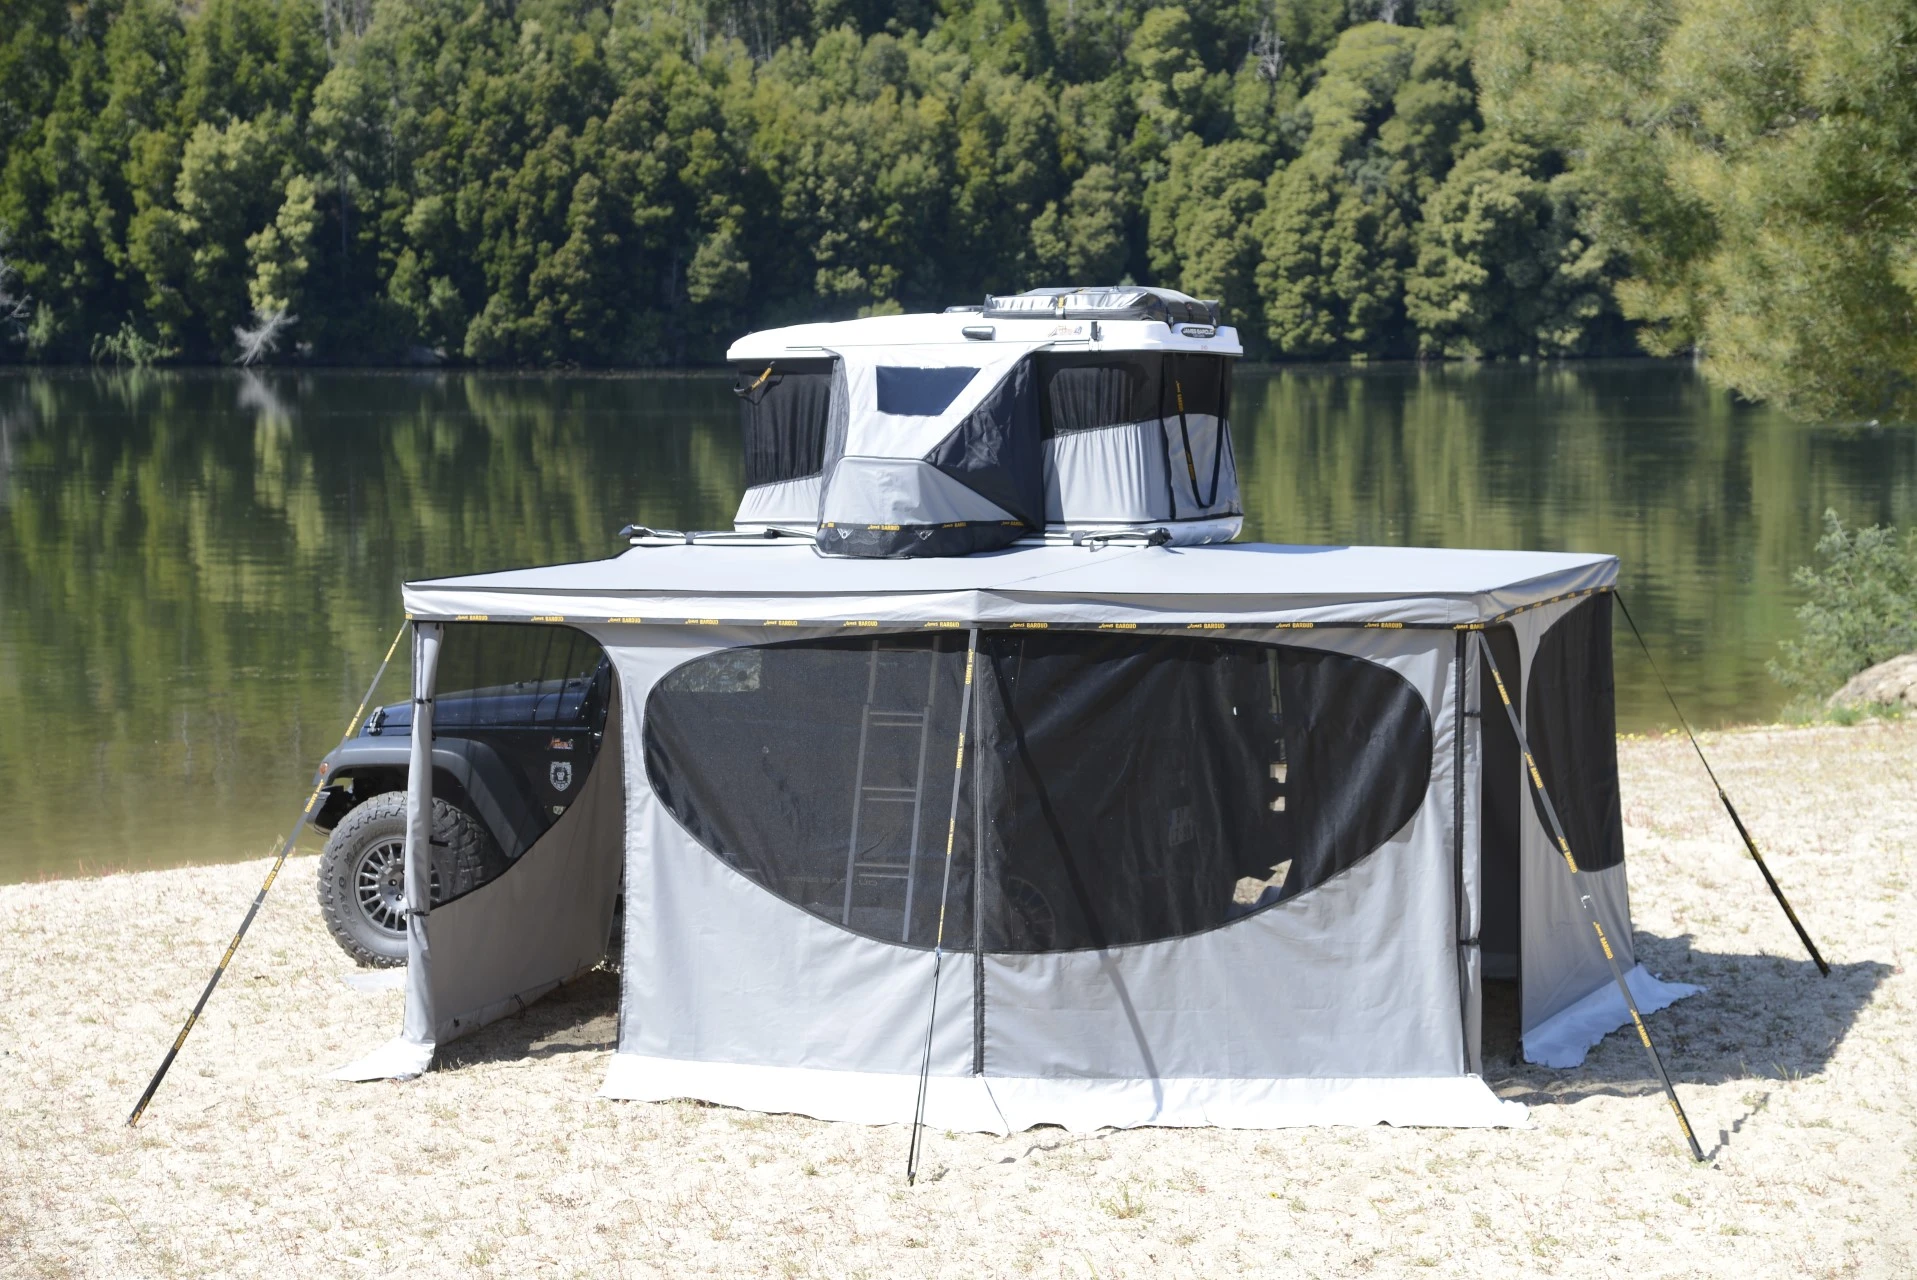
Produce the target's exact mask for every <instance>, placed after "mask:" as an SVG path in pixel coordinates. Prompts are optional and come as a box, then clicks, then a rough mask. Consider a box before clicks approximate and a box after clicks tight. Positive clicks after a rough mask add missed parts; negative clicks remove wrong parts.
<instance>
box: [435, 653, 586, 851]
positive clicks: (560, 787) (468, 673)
mask: <svg viewBox="0 0 1917 1280" xmlns="http://www.w3.org/2000/svg"><path fill="white" fill-rule="evenodd" d="M434 685H435V692H434V695H433V753H434V755H435V757H438V756H440V755H442V754H443V753H448V752H450V753H452V754H453V755H456V756H458V757H460V758H461V759H462V760H463V762H464V764H465V766H466V768H465V770H464V774H465V781H464V782H463V783H460V782H458V781H455V780H452V779H441V780H438V781H437V782H436V787H435V789H436V790H447V791H449V792H450V794H446V795H443V796H442V797H441V798H443V799H446V800H448V801H451V802H452V803H454V804H456V805H458V806H459V807H460V808H461V809H464V810H466V811H467V812H469V813H471V814H472V815H473V816H474V817H476V818H479V819H480V820H481V822H482V825H484V826H486V827H487V828H488V830H489V831H490V832H491V834H492V835H493V836H494V838H495V839H496V840H497V841H498V843H499V845H500V851H501V852H502V853H503V854H504V855H505V856H506V857H507V858H508V859H512V858H517V857H518V856H519V855H520V854H522V853H524V852H525V851H526V849H527V847H528V846H530V845H531V844H532V842H533V841H534V840H536V839H538V838H539V837H540V836H541V835H543V834H545V832H546V829H547V828H549V827H551V826H552V824H553V822H554V821H555V820H556V819H557V818H558V816H559V815H560V814H561V813H564V812H565V811H566V809H567V808H568V807H569V806H570V805H571V804H572V802H573V800H575V799H576V798H577V797H578V795H579V791H580V788H581V787H583V786H584V785H585V782H586V777H587V775H588V774H589V773H590V772H591V771H592V767H593V763H594V761H596V760H597V759H598V755H599V743H600V738H601V735H602V733H603V732H604V730H605V727H606V709H607V707H608V706H609V705H610V698H611V692H612V668H611V665H610V664H609V663H608V662H607V661H606V657H605V653H604V651H603V650H601V649H600V647H599V645H598V643H597V642H596V641H594V640H593V639H592V638H591V637H589V636H587V635H585V634H584V633H583V632H579V631H575V630H573V629H572V628H571V627H560V626H546V625H535V624H526V623H502V622H469V623H458V622H455V623H449V624H448V625H447V626H446V629H445V639H444V641H443V642H442V644H441V647H440V651H439V671H438V675H437V679H436V680H435V682H434Z"/></svg>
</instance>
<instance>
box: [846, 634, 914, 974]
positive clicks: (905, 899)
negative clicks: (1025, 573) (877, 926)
mask: <svg viewBox="0 0 1917 1280" xmlns="http://www.w3.org/2000/svg"><path fill="white" fill-rule="evenodd" d="M882 652H883V650H882V649H881V642H880V641H879V640H877V639H874V640H873V641H872V657H871V660H870V663H869V665H868V667H867V670H866V681H865V705H864V707H863V708H862V709H861V711H860V713H859V758H858V767H857V768H856V769H855V770H854V772H853V783H852V835H851V839H850V841H849V842H848V844H847V847H846V853H845V906H844V910H843V912H842V913H841V915H840V918H839V923H841V924H843V925H846V926H847V927H851V925H852V913H853V910H854V908H855V905H856V904H855V902H854V899H855V898H856V897H858V892H857V891H858V890H859V889H861V888H876V889H877V890H878V891H879V894H880V896H881V898H882V902H881V905H879V906H878V907H877V908H861V909H863V910H876V911H878V912H880V913H887V912H889V911H890V909H891V905H892V904H897V906H898V911H899V941H900V942H910V941H911V940H912V899H913V893H914V890H915V889H916V888H917V881H918V864H919V831H920V827H921V826H922V823H921V817H922V815H923V812H924V806H925V759H926V754H927V750H928V748H929V747H930V745H931V739H932V704H933V702H934V700H935V698H936V696H937V693H938V669H939V668H938V651H937V650H936V649H926V650H922V651H919V650H900V649H894V650H891V651H890V652H892V653H893V654H895V655H896V656H898V657H901V658H904V657H909V656H914V655H915V654H917V653H920V652H922V653H923V655H924V657H925V659H926V667H927V672H926V680H925V703H924V705H923V706H922V707H920V708H919V709H918V710H916V711H914V710H905V709H897V708H888V707H881V706H879V705H878V700H879V659H880V655H881V653H882ZM909 733H916V734H917V735H918V747H917V750H916V752H913V753H910V754H908V753H907V751H906V750H905V749H904V748H906V747H907V744H908V743H909V742H910V741H911V740H910V739H909V738H904V740H903V741H901V738H902V737H903V735H905V734H909ZM875 755H876V757H877V758H878V759H879V760H882V761H886V762H888V763H890V764H891V770H890V772H889V773H886V772H883V771H881V770H875V769H873V767H872V765H873V762H874V757H875ZM906 760H915V765H914V767H913V769H912V774H911V785H910V786H903V785H899V783H900V782H902V781H903V779H901V778H899V777H898V776H897V771H898V766H899V765H900V764H903V763H904V762H905V761H906ZM874 776H880V777H885V778H886V781H884V782H876V781H870V780H869V779H870V778H872V777H874ZM905 806H910V810H911V816H910V818H909V820H908V822H907V825H906V830H904V831H900V830H899V829H898V828H899V823H898V822H897V820H896V818H897V815H898V813H899V812H900V809H901V808H903V807H905ZM888 816H889V817H891V818H892V820H891V821H886V820H885V819H886V817H888ZM901 837H903V838H902V839H901ZM901 843H902V844H903V845H904V848H903V849H900V848H899V847H898V845H899V844H901ZM867 846H870V847H867Z"/></svg>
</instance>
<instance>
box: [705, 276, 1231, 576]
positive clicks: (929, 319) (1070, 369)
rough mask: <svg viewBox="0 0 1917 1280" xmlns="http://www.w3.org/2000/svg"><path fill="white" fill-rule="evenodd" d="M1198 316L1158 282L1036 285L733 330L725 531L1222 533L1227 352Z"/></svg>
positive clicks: (953, 540) (835, 551)
mask: <svg viewBox="0 0 1917 1280" xmlns="http://www.w3.org/2000/svg"><path fill="white" fill-rule="evenodd" d="M1216 313H1217V305H1216V304H1215V303H1210V302H1201V301H1199V300H1196V299H1190V298H1186V297H1185V296H1184V295H1182V294H1175V293H1171V292H1170V291H1167V290H1144V289H1135V288H1125V289H1110V290H1074V291H1057V290H1052V291H1040V292H1038V293H1034V294H1029V295H1028V294H1021V295H1017V296H1016V297H1011V298H990V299H987V301H986V304H985V306H984V307H983V308H968V309H962V310H959V311H955V312H949V313H945V314H941V315H915V316H886V317H872V318H868V319H864V320H855V321H846V322H843V323H838V324H813V325H800V326H796V327H793V328H790V329H775V330H768V331H766V332H763V333H757V334H752V335H749V336H748V337H746V338H743V339H741V340H740V341H739V342H738V343H736V344H735V345H734V346H733V348H732V351H731V352H730V353H729V358H730V359H731V360H732V361H733V364H734V367H735V369H736V370H737V371H738V375H739V381H738V383H737V386H736V388H735V389H736V390H737V391H738V393H739V396H740V403H741V410H740V412H741V424H742V429H743V433H744V443H745V454H746V469H747V490H746V493H745V496H744V498H743V500H742V501H741V503H740V507H739V512H738V515H737V516H736V517H735V524H736V525H737V526H738V527H739V528H740V529H743V530H751V531H758V530H778V531H787V532H792V533H803V534H811V535H814V536H815V537H816V540H817V542H818V545H819V547H820V549H821V550H823V551H825V552H826V553H827V554H832V555H850V556H862V557H923V556H940V555H955V554H967V553H970V552H974V551H980V550H989V549H994V548H998V547H1003V546H1006V545H1009V544H1011V543H1012V542H1015V541H1018V540H1020V539H1022V538H1029V537H1034V536H1038V535H1041V534H1050V535H1054V536H1066V535H1083V534H1098V535H1114V534H1125V533H1137V532H1146V531H1159V530H1162V531H1163V532H1162V535H1160V536H1161V537H1162V538H1163V539H1165V540H1169V541H1170V542H1172V543H1175V544H1180V545H1191V544H1198V543H1204V542H1222V541H1227V540H1229V539H1230V538H1232V537H1234V536H1235V535H1236V534H1237V532H1238V529H1239V527H1240V525H1241V524H1242V521H1243V513H1242V509H1241V507H1240V505H1239V498H1238V477H1237V465H1236V459H1235V458H1234V456H1233V453H1232V447H1231V430H1230V403H1231V365H1232V361H1233V360H1234V359H1235V358H1236V357H1237V356H1238V355H1239V354H1240V348H1239V346H1238V343H1237V337H1236V334H1235V333H1234V332H1233V331H1232V330H1230V329H1229V328H1225V329H1220V328H1219V327H1218V326H1217V324H1216V318H1217V314H1216ZM986 320H989V321H991V323H983V321H986ZM1200 320H1202V321H1204V323H1199V321H1200Z"/></svg>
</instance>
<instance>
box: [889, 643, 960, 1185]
mask: <svg viewBox="0 0 1917 1280" xmlns="http://www.w3.org/2000/svg"><path fill="white" fill-rule="evenodd" d="M977 661H978V628H977V627H973V628H971V635H970V638H969V639H968V640H967V642H966V645H965V693H964V696H963V697H961V698H960V700H959V720H958V751H957V753H956V754H955V755H954V757H953V759H952V813H951V816H950V818H949V819H947V821H946V824H945V873H944V878H943V880H942V881H941V882H940V884H939V927H938V932H937V933H936V934H935V935H934V936H933V939H932V1008H931V1012H929V1013H928V1014H927V1015H926V1018H925V1056H924V1057H923V1058H921V1059H920V1060H919V1091H918V1099H917V1101H916V1102H915V1103H914V1104H913V1107H912V1140H911V1143H910V1144H909V1145H908V1146H907V1148H906V1152H905V1185H906V1186H908V1187H909V1186H911V1185H912V1184H913V1183H915V1182H917V1181H918V1177H919V1145H920V1138H921V1136H922V1135H923V1133H924V1132H925V1091H926V1089H927V1088H928V1087H929V1086H930V1085H931V1082H932V1030H933V1028H934V1027H935V1026H936V1025H937V1023H938V1016H939V970H940V969H942V968H943V967H944V961H945V904H946V903H947V901H949V900H950V898H951V893H952V845H953V843H954V842H955V841H956V840H957V838H958V808H959V784H960V782H961V781H963V779H964V776H965V725H966V722H967V718H968V717H969V716H970V715H971V714H972V668H973V666H974V664H976V663H977Z"/></svg>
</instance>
